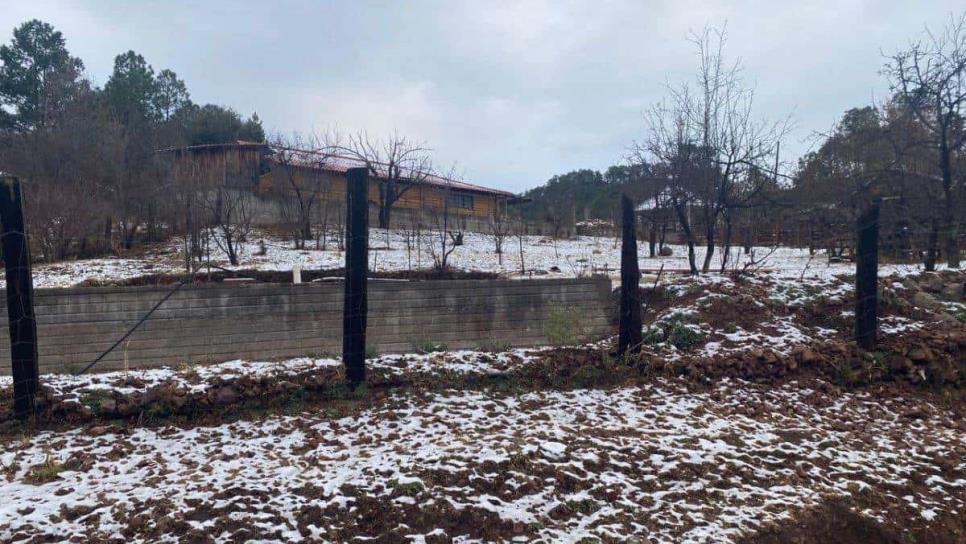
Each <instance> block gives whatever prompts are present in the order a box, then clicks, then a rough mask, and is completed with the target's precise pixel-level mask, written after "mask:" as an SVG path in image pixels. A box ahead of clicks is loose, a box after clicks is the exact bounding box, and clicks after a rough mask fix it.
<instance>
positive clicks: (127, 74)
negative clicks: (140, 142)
mask: <svg viewBox="0 0 966 544" xmlns="http://www.w3.org/2000/svg"><path fill="white" fill-rule="evenodd" d="M172 75H174V74H173V73H172ZM175 79H176V78H175ZM158 91H159V89H158V81H157V80H156V79H155V77H154V69H153V68H152V67H151V65H150V64H148V63H147V61H145V60H144V57H143V56H141V55H139V54H137V53H135V52H134V51H128V52H127V53H122V54H120V55H118V56H116V57H114V71H113V72H112V73H111V77H110V79H108V80H107V84H106V85H104V90H103V96H104V100H105V102H106V104H107V106H108V107H109V108H110V110H111V112H112V113H113V114H114V116H115V117H116V118H117V119H118V120H119V121H120V122H121V123H123V124H124V125H133V124H138V123H140V122H143V121H154V120H156V119H157V118H158V111H157V107H156V105H157V97H158ZM185 94H187V91H185Z"/></svg>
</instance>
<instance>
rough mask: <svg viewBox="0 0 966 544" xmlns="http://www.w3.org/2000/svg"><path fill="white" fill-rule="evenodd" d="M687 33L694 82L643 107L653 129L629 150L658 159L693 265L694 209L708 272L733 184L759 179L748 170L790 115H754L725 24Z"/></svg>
mask: <svg viewBox="0 0 966 544" xmlns="http://www.w3.org/2000/svg"><path fill="white" fill-rule="evenodd" d="M691 41H692V42H693V43H694V45H695V47H696V49H697V53H698V58H699V66H698V73H697V81H696V84H695V86H694V89H695V90H694V91H692V90H691V88H690V86H689V85H688V84H687V83H684V84H681V85H679V86H677V87H669V90H670V94H671V96H670V102H663V103H661V104H659V105H658V106H655V107H654V108H652V109H651V111H650V112H649V113H648V116H647V121H648V124H649V129H650V133H651V135H650V137H649V140H648V141H647V142H646V143H645V144H643V145H636V146H635V150H636V154H637V155H639V159H646V158H652V159H657V163H658V167H661V168H663V170H664V174H665V179H666V181H667V186H668V188H669V197H670V201H671V204H672V206H673V208H674V209H675V213H676V214H677V216H678V220H679V222H680V223H681V227H682V229H683V230H684V232H685V236H686V237H687V242H688V257H689V264H690V266H691V271H692V273H695V272H697V269H696V263H695V262H694V243H695V236H694V233H693V228H694V225H693V223H692V221H693V218H692V217H691V215H690V214H691V212H697V213H698V219H700V222H701V226H702V227H703V230H704V238H705V243H706V244H705V245H706V249H705V255H704V262H703V264H702V266H701V271H702V272H708V270H709V269H710V267H711V260H712V257H713V256H714V251H715V246H716V236H717V232H718V227H719V224H720V221H721V217H722V214H723V213H725V212H726V210H728V209H729V208H730V207H732V206H733V205H735V194H736V192H737V191H736V187H737V186H738V185H739V184H744V185H747V184H749V183H752V182H753V181H755V180H757V179H758V178H756V177H755V176H753V175H752V174H753V173H754V172H756V171H760V170H763V169H767V168H769V167H770V164H771V162H772V158H773V157H774V155H775V153H776V152H777V146H778V142H780V141H781V139H782V138H783V137H784V135H785V133H786V132H787V130H788V122H787V121H782V122H776V123H768V122H765V121H759V120H757V119H755V117H754V115H753V110H754V108H753V106H754V92H753V90H752V89H751V88H750V87H747V86H746V85H745V83H744V81H743V79H742V75H741V72H742V67H741V63H740V62H735V63H733V64H726V62H725V59H724V55H723V51H724V46H725V43H726V41H727V38H726V33H725V31H724V30H717V29H713V28H706V29H705V30H704V31H703V32H702V33H701V34H696V35H693V36H692V37H691ZM752 192H754V191H752Z"/></svg>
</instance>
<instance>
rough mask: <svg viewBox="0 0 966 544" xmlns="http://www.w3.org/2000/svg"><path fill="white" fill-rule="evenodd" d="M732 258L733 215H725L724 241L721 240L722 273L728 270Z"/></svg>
mask: <svg viewBox="0 0 966 544" xmlns="http://www.w3.org/2000/svg"><path fill="white" fill-rule="evenodd" d="M729 257H731V213H725V231H724V239H723V240H721V273H722V274H724V272H725V270H727V269H728V258H729Z"/></svg>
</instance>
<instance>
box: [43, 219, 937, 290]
mask: <svg viewBox="0 0 966 544" xmlns="http://www.w3.org/2000/svg"><path fill="white" fill-rule="evenodd" d="M406 238H407V236H406V233H404V232H396V231H388V232H387V231H385V230H379V229H373V230H372V231H371V234H370V239H369V241H370V251H369V267H370V269H371V270H375V271H396V270H416V269H426V268H430V267H432V265H433V259H432V255H431V253H430V251H429V249H428V245H429V244H430V243H431V242H432V243H436V244H438V243H439V237H438V236H432V237H431V236H430V235H429V234H426V233H424V234H423V236H422V244H416V243H415V242H411V243H409V244H408V245H407V240H406ZM262 247H264V250H265V252H264V255H261V254H260V253H261V251H260V249H261V248H262ZM308 247H309V248H308V249H305V250H296V249H293V247H292V244H291V243H290V242H287V241H283V240H280V239H277V238H272V237H269V236H266V235H256V236H253V237H252V238H251V239H250V240H249V241H248V242H246V243H245V244H243V245H242V250H241V252H240V253H241V263H240V265H239V266H237V267H232V266H229V265H228V263H227V260H226V259H225V258H224V257H223V255H222V254H221V253H220V251H219V250H218V249H217V248H216V247H212V250H211V256H212V257H211V258H212V262H213V263H215V264H217V265H218V266H221V267H225V268H229V269H231V268H234V269H258V270H291V269H292V267H293V266H294V265H296V264H297V265H299V266H301V268H302V269H333V268H340V267H341V266H343V264H344V259H345V256H344V254H343V253H342V252H340V251H338V250H336V249H334V248H335V244H333V243H330V244H329V247H328V250H327V251H320V250H316V249H314V247H315V246H314V243H312V242H309V243H308ZM494 247H495V246H494V241H493V237H492V236H489V235H485V234H479V233H466V235H465V239H464V245H462V246H459V247H456V248H455V250H454V251H453V253H452V255H450V257H449V264H450V266H452V267H454V268H457V269H460V270H472V271H482V272H495V273H500V274H504V275H507V276H509V277H521V278H530V277H536V278H541V277H575V276H581V275H589V274H594V273H600V274H607V275H609V276H611V277H612V278H614V279H618V278H619V276H620V274H619V270H620V244H619V241H618V240H615V239H614V238H605V237H591V236H581V237H578V238H575V239H572V240H556V241H555V240H552V239H550V238H548V237H543V236H526V237H524V239H523V266H522V267H521V264H520V260H521V259H520V249H519V241H518V240H517V239H516V238H515V237H509V238H507V239H506V240H505V242H504V254H503V258H502V264H501V262H500V258H499V256H498V255H497V254H496V253H495V252H494ZM671 248H672V250H673V252H674V253H673V255H672V256H670V257H655V258H649V257H647V248H646V246H644V245H641V247H640V251H639V254H640V256H641V257H640V266H641V268H642V269H643V270H645V272H646V271H655V270H657V269H659V268H660V267H661V266H662V265H663V266H664V267H665V269H667V270H684V269H687V266H688V264H687V251H686V248H685V247H684V246H671ZM697 255H698V262H699V265H700V263H701V260H702V259H703V258H704V249H703V248H698V250H697ZM732 255H734V256H737V258H738V261H737V262H736V263H734V264H732V265H729V268H735V267H737V268H741V267H742V266H744V264H745V263H747V262H749V260H750V259H752V258H753V259H756V260H761V261H762V262H761V265H760V266H761V267H763V268H765V269H769V270H774V271H775V272H777V273H779V274H781V275H784V276H787V277H794V278H799V277H806V278H808V277H812V278H821V277H830V276H834V275H838V274H843V273H853V272H854V265H852V264H850V263H831V264H830V263H829V262H828V259H827V258H826V256H825V255H824V254H822V253H817V254H816V255H814V256H809V254H808V251H807V250H806V249H796V248H784V247H783V248H778V249H777V250H775V251H774V252H772V248H765V247H757V248H754V251H753V254H752V255H743V254H742V252H741V250H740V248H735V249H733V251H732ZM766 255H768V257H767V259H764V257H765V256H766ZM713 262H714V265H715V268H717V267H719V266H720V250H718V251H716V255H715V257H714V261H713ZM521 270H526V272H525V273H522V272H521ZM920 270H921V266H919V265H883V266H881V268H880V273H881V274H882V275H889V274H893V273H898V274H909V273H915V272H917V271H920ZM182 271H183V262H182V255H181V252H180V249H179V248H178V247H177V246H176V245H173V244H172V245H170V246H168V247H160V248H158V249H157V250H156V251H154V252H148V253H147V254H146V255H144V256H143V257H141V258H137V259H129V258H105V259H86V260H78V261H67V262H61V263H51V264H37V265H35V266H34V270H33V273H34V285H35V286H36V287H69V286H72V285H76V284H78V283H81V282H83V281H85V280H97V281H110V280H121V279H126V278H132V277H137V276H142V275H146V274H157V273H180V272H182Z"/></svg>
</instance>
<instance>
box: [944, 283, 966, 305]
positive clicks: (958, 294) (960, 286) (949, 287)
mask: <svg viewBox="0 0 966 544" xmlns="http://www.w3.org/2000/svg"><path fill="white" fill-rule="evenodd" d="M940 296H941V297H942V298H944V299H946V300H948V301H951V302H960V301H962V300H966V284H964V283H963V282H960V281H957V282H953V283H947V284H946V285H945V286H944V287H943V288H942V291H940Z"/></svg>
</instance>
